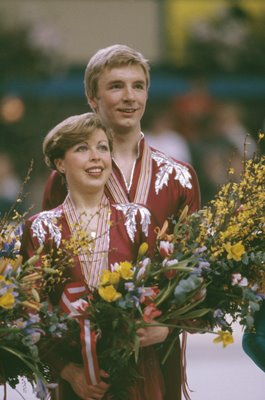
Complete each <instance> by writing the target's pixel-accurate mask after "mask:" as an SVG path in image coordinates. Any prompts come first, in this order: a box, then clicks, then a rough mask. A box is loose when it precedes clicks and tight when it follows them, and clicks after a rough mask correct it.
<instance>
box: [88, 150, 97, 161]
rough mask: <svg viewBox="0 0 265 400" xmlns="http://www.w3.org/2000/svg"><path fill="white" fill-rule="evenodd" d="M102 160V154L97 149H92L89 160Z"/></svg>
mask: <svg viewBox="0 0 265 400" xmlns="http://www.w3.org/2000/svg"><path fill="white" fill-rule="evenodd" d="M99 158H100V153H99V151H98V150H97V149H90V152H89V159H90V160H98V159H99Z"/></svg>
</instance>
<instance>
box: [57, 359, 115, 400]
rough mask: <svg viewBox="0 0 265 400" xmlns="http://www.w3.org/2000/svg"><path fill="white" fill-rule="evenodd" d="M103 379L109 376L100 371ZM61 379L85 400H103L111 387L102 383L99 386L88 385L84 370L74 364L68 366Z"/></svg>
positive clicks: (64, 369)
mask: <svg viewBox="0 0 265 400" xmlns="http://www.w3.org/2000/svg"><path fill="white" fill-rule="evenodd" d="M100 373H101V377H102V378H108V374H107V373H106V372H104V371H102V370H101V371H100ZM61 377H62V378H63V379H64V380H66V381H67V382H68V383H70V385H71V386H72V389H73V390H74V392H75V393H76V394H77V395H78V396H79V397H80V398H81V399H83V400H101V399H102V398H103V396H104V394H105V392H106V391H107V389H108V388H109V385H108V384H107V383H105V382H103V381H100V382H99V383H98V384H97V385H88V384H87V381H86V377H85V372H84V368H83V367H80V366H79V365H76V364H74V363H69V364H67V365H66V366H65V367H64V368H63V370H62V372H61Z"/></svg>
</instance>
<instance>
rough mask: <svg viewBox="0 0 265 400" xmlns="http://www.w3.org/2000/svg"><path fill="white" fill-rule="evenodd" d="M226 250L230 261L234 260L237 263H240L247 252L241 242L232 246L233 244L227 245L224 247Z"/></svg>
mask: <svg viewBox="0 0 265 400" xmlns="http://www.w3.org/2000/svg"><path fill="white" fill-rule="evenodd" d="M224 248H225V250H226V251H227V259H228V260H231V259H232V260H235V261H240V260H241V258H242V255H243V254H244V252H245V247H244V245H243V244H242V242H241V241H240V242H238V243H236V244H234V245H231V243H227V244H225V245H224Z"/></svg>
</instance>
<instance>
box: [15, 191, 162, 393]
mask: <svg viewBox="0 0 265 400" xmlns="http://www.w3.org/2000/svg"><path fill="white" fill-rule="evenodd" d="M150 216H151V214H150V212H149V210H147V208H145V207H143V206H140V205H137V204H110V203H109V201H108V199H107V197H106V196H105V195H104V196H103V198H102V202H101V205H100V215H99V219H98V226H97V232H95V238H94V240H93V241H92V242H91V253H90V255H89V253H88V252H87V251H86V252H84V253H82V252H79V253H78V256H75V260H74V267H73V266H70V267H69V268H67V271H66V272H65V275H66V276H67V277H70V281H71V283H70V284H66V287H65V288H67V287H70V288H71V287H72V285H76V286H75V288H74V289H75V290H79V291H80V288H83V293H84V283H85V286H86V287H88V288H93V287H97V286H98V280H99V276H100V275H101V272H102V270H103V269H108V268H109V266H111V265H113V264H114V263H116V262H120V261H133V260H136V258H137V254H138V249H139V246H140V244H141V243H143V242H144V241H145V242H147V243H148V244H149V246H150V248H151V249H152V248H154V241H155V238H156V234H155V232H154V226H153V225H152V221H151V218H150ZM81 221H82V216H78V215H77V213H76V210H75V207H74V205H73V203H72V201H71V199H70V197H69V196H67V197H66V199H65V201H64V203H63V204H62V205H60V206H58V207H57V208H55V209H53V210H50V211H43V212H41V213H39V214H36V215H34V216H33V217H31V218H30V219H29V220H28V221H27V222H26V226H25V229H24V232H23V238H22V246H21V253H22V255H23V258H24V260H26V259H28V258H30V257H31V256H33V255H34V254H36V250H37V249H38V248H39V247H40V246H43V251H42V254H54V257H56V255H57V251H58V249H59V248H60V247H63V241H65V240H66V241H67V242H69V240H70V238H71V237H72V236H73V235H75V232H77V229H78V228H79V226H80V225H81ZM80 228H81V227H80ZM92 243H93V244H92ZM109 249H111V251H109ZM52 251H53V253H52ZM65 288H64V287H63V285H58V286H57V287H56V290H55V291H54V293H53V294H52V295H51V301H52V303H53V304H58V303H59V302H61V303H62V299H64V298H65V293H67V291H65ZM70 290H71V289H70ZM80 292H81V291H80ZM77 298H78V295H77V296H76V299H77ZM75 352H76V351H75ZM142 356H143V361H142V363H140V367H139V368H140V373H141V374H142V375H143V376H144V378H145V379H144V383H143V381H142V380H141V381H139V383H138V384H136V385H135V387H133V388H132V389H131V392H130V393H131V394H130V396H129V398H128V400H129V399H131V400H137V399H139V400H140V399H146V400H149V399H150V397H149V396H150V395H151V396H152V399H154V400H162V398H163V395H162V391H163V379H162V374H161V372H160V367H159V361H158V359H157V356H156V354H155V352H154V350H153V349H152V348H151V347H150V348H148V349H144V350H143V352H142ZM48 361H49V362H50V363H52V365H53V368H55V369H56V370H57V371H56V373H57V374H58V373H59V372H60V370H61V369H62V368H63V367H64V366H65V365H66V364H67V363H68V362H70V361H72V362H82V358H81V352H80V354H79V355H78V356H77V358H75V359H72V358H71V357H69V358H68V356H65V357H64V355H60V353H59V352H58V354H57V353H56V359H55V358H54V357H53V356H52V357H51V358H49V359H48ZM150 364H152V365H153V366H156V368H155V369H152V371H150V370H149V365H150ZM151 372H152V373H151ZM63 386H64V387H63V388H62V387H61V388H60V390H62V393H61V394H60V399H62V400H67V399H68V398H69V399H71V400H74V399H78V397H77V396H76V395H75V394H74V393H73V392H72V390H71V388H70V386H69V385H63ZM67 386H68V387H67ZM105 397H106V399H107V396H105ZM105 397H104V398H105Z"/></svg>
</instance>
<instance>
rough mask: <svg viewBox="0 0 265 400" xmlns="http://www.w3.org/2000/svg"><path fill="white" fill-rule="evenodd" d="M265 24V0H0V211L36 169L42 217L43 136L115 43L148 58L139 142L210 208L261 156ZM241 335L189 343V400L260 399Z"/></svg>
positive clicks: (33, 198) (33, 190)
mask: <svg viewBox="0 0 265 400" xmlns="http://www.w3.org/2000/svg"><path fill="white" fill-rule="evenodd" d="M264 26H265V1H264V0H211V1H210V0H46V1H44V0H23V1H22V0H1V1H0V46H1V52H0V131H1V134H0V212H1V213H4V212H6V211H7V210H8V209H9V207H10V205H11V204H12V203H13V201H14V199H15V198H16V195H17V193H18V191H19V187H20V185H21V182H23V180H24V179H25V176H26V174H27V171H28V169H29V165H30V162H31V160H34V166H33V170H32V172H31V178H30V180H29V183H28V184H27V186H26V191H27V192H29V196H28V197H27V200H26V202H25V203H24V205H23V206H22V207H24V208H25V209H28V207H29V206H31V205H33V208H32V211H31V212H32V213H33V212H34V213H35V212H38V211H40V209H41V198H42V192H43V186H44V184H45V181H46V179H47V177H48V174H49V172H50V171H49V170H48V169H47V167H46V166H45V165H44V162H43V157H42V141H43V138H44V136H45V134H46V133H47V132H48V131H49V130H50V129H51V128H52V127H53V126H54V125H55V124H57V123H58V122H60V121H61V120H62V119H64V118H66V117H68V116H70V115H73V114H81V113H83V112H87V111H88V110H89V109H88V105H87V104H86V99H85V96H84V89H83V75H84V70H85V67H86V64H87V61H88V60H89V58H90V57H91V56H92V55H93V54H94V52H95V51H97V50H98V49H99V48H102V47H106V46H109V45H111V44H115V43H122V44H127V45H129V46H131V47H134V48H136V49H137V50H139V51H140V52H142V53H143V54H144V56H145V57H146V58H148V59H149V61H150V64H151V88H150V92H149V101H148V105H147V110H146V113H145V116H144V118H143V121H142V128H143V132H144V133H145V134H146V136H147V138H148V140H149V141H150V143H151V144H153V145H154V146H156V147H159V148H160V149H161V150H164V151H165V152H166V153H168V154H170V155H172V156H174V157H175V158H178V159H182V160H184V161H189V162H190V163H191V164H192V165H193V166H194V167H195V169H196V171H197V174H198V177H199V181H200V185H201V190H202V201H203V205H204V204H206V203H207V201H208V200H209V199H211V198H212V197H213V195H214V194H215V193H216V191H217V189H218V187H219V185H220V184H222V183H224V181H225V180H226V176H227V169H228V166H232V167H233V168H234V169H235V171H236V173H235V175H234V176H235V179H237V178H238V177H239V174H240V170H241V167H242V158H243V157H244V156H246V157H251V155H252V154H253V152H254V151H259V152H264V150H265V148H264V144H263V145H259V146H258V145H257V144H256V139H257V136H258V133H259V132H260V131H263V130H264V129H265V126H264V125H265V29H264ZM246 142H247V144H246ZM236 332H237V333H236V335H237V344H235V345H233V350H231V351H230V350H229V349H225V350H223V352H222V353H221V352H220V347H219V348H218V350H213V349H214V348H216V346H215V345H213V344H212V343H211V340H212V339H211V338H210V339H209V337H208V335H192V337H191V339H190V346H189V351H188V364H189V370H190V373H191V379H190V385H191V388H194V386H195V388H194V390H195V393H194V394H193V395H192V399H193V400H211V399H212V398H215V400H219V399H223V398H227V399H229V400H230V399H233V400H244V399H248V400H249V399H250V398H251V399H253V400H254V399H255V400H262V399H263V398H264V389H265V384H264V374H263V373H262V372H261V371H259V370H258V368H257V367H255V366H254V365H253V364H252V362H251V361H250V359H248V358H247V357H246V356H245V355H244V354H243V353H242V350H241V344H240V340H241V335H242V332H241V331H240V329H238V330H236ZM221 350H222V349H221ZM224 352H225V353H226V354H227V356H226V357H225V356H224V354H225V353H224ZM224 357H225V358H224ZM194 382H195V384H193V383H194ZM211 382H213V383H212V389H210V388H211V386H210V385H211ZM0 393H1V392H0ZM12 393H13V392H12ZM250 393H251V394H250ZM218 396H219V397H218ZM8 398H9V400H15V399H16V397H15V394H14V393H13V394H11V395H9V397H8ZM18 398H21V397H18ZM25 398H26V399H27V400H31V398H33V397H30V396H29V395H26V396H25Z"/></svg>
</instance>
